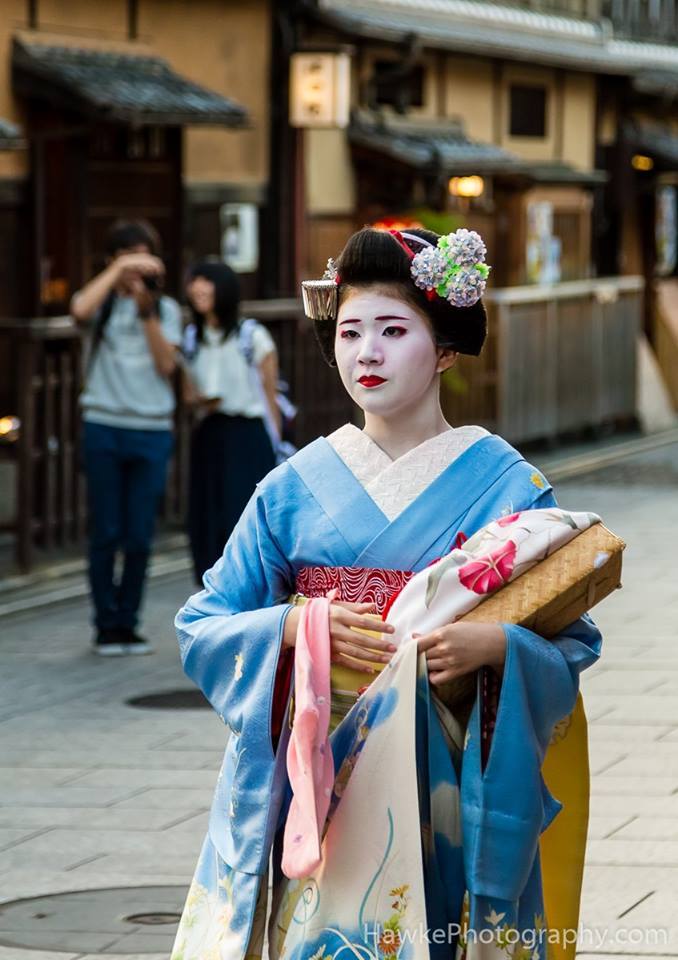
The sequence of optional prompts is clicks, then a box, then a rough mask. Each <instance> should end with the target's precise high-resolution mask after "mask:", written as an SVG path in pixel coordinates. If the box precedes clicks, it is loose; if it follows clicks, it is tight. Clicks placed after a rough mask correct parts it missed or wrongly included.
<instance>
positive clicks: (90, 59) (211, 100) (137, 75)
mask: <svg viewBox="0 0 678 960" xmlns="http://www.w3.org/2000/svg"><path fill="white" fill-rule="evenodd" d="M13 70H14V84H15V88H16V89H17V90H18V91H19V92H21V93H25V94H27V95H29V96H30V95H34V96H41V97H44V98H45V99H48V100H51V101H54V100H58V102H60V103H62V104H64V103H65V104H68V105H69V106H71V107H72V108H73V109H76V110H79V111H80V112H83V113H87V114H89V115H94V116H97V117H99V118H100V119H106V120H111V121H117V122H121V123H134V124H166V125H167V124H172V125H177V126H178V125H182V124H201V123H202V124H219V125H226V126H232V127H237V126H242V125H243V124H245V122H246V121H247V114H246V111H245V110H244V108H243V107H241V106H240V105H239V104H237V103H235V102H234V101H233V100H230V99H228V98H227V97H224V96H222V95H221V94H219V93H215V92H214V91H212V90H208V89H206V88H205V87H202V86H200V85H198V84H197V83H193V82H192V81H191V80H188V79H186V78H185V77H182V76H181V75H180V74H178V73H176V72H175V71H174V70H173V69H172V68H171V67H170V66H169V64H168V63H167V62H166V61H165V60H163V59H161V58H160V57H156V56H151V55H148V54H143V53H140V54H133V53H127V52H119V51H113V50H101V49H90V48H84V47H70V46H68V47H67V46H55V45H51V44H44V43H30V42H27V41H26V40H25V39H23V38H22V39H18V38H15V40H14V48H13Z"/></svg>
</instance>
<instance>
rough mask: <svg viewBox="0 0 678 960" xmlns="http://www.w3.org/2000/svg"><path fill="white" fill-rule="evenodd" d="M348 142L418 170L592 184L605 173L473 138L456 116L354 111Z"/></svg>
mask: <svg viewBox="0 0 678 960" xmlns="http://www.w3.org/2000/svg"><path fill="white" fill-rule="evenodd" d="M348 139H349V142H350V143H351V144H352V146H354V147H357V148H359V149H362V150H368V151H371V152H372V153H378V154H380V155H381V156H383V157H386V158H388V159H390V160H393V161H395V162H397V163H401V164H405V165H407V166H409V167H411V168H412V169H414V170H416V171H418V172H420V173H422V174H427V173H429V174H434V175H437V174H443V175H445V176H460V175H461V176H463V175H468V174H480V175H485V176H501V177H512V178H515V179H516V180H519V181H523V182H525V184H526V185H529V184H536V183H541V184H546V183H548V184H562V185H567V184H571V185H578V186H595V185H596V184H599V183H604V182H605V180H606V179H607V174H606V173H604V172H603V171H600V170H591V171H584V170H577V169H575V168H574V167H570V166H568V165H567V164H564V163H559V162H553V163H549V162H535V161H527V160H524V159H522V158H521V157H518V156H516V154H514V153H510V152H509V151H508V150H505V149H504V148H503V147H498V146H496V145H495V144H491V143H482V142H480V141H477V140H472V139H471V138H469V137H468V136H467V135H466V133H465V132H464V129H463V127H462V126H461V124H460V123H459V122H458V121H456V120H447V121H439V122H438V123H432V122H407V121H402V120H399V119H392V118H387V117H385V116H381V115H378V114H370V113H368V112H367V111H356V112H355V113H354V115H353V117H352V120H351V124H350V126H349V128H348Z"/></svg>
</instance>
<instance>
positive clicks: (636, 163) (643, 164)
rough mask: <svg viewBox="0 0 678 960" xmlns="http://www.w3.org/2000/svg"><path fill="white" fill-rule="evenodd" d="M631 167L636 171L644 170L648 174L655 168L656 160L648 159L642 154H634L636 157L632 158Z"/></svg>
mask: <svg viewBox="0 0 678 960" xmlns="http://www.w3.org/2000/svg"><path fill="white" fill-rule="evenodd" d="M631 166H632V167H633V169H634V170H643V171H645V172H647V171H648V170H652V168H653V167H654V160H653V159H652V157H646V156H645V155H644V154H642V153H634V155H633V156H632V157H631Z"/></svg>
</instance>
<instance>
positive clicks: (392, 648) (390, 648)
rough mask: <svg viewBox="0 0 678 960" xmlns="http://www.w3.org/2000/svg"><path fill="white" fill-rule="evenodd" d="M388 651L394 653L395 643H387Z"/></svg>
mask: <svg viewBox="0 0 678 960" xmlns="http://www.w3.org/2000/svg"><path fill="white" fill-rule="evenodd" d="M388 649H389V650H391V651H392V652H393V653H395V652H396V650H397V649H398V648H397V647H396V645H395V643H389V645H388Z"/></svg>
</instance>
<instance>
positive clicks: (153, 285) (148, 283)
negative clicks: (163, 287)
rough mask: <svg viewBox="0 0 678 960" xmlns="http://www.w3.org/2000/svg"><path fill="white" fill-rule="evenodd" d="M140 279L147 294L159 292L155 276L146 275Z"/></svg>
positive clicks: (158, 283) (158, 280)
mask: <svg viewBox="0 0 678 960" xmlns="http://www.w3.org/2000/svg"><path fill="white" fill-rule="evenodd" d="M141 279H142V280H143V283H144V286H145V287H146V289H147V290H148V292H149V293H157V292H158V291H159V290H160V278H159V277H158V276H156V275H155V274H152V273H146V274H144V275H143V276H142V278H141Z"/></svg>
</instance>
